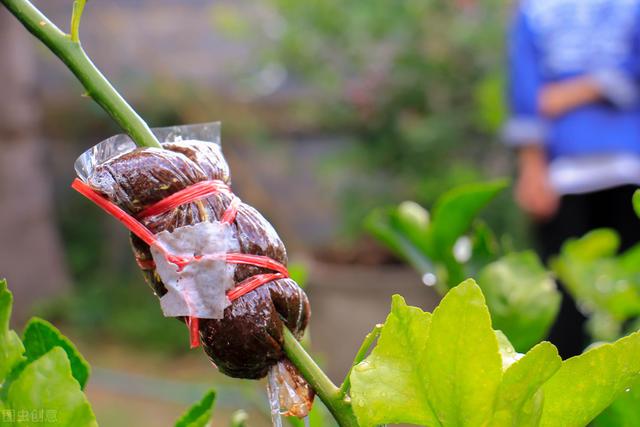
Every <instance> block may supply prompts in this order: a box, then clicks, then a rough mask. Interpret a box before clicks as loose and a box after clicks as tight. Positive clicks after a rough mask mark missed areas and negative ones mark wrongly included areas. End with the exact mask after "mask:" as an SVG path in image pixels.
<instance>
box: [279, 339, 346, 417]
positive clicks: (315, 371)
mask: <svg viewBox="0 0 640 427" xmlns="http://www.w3.org/2000/svg"><path fill="white" fill-rule="evenodd" d="M284 352H285V354H286V355H287V357H288V358H289V360H290V361H291V362H292V363H293V364H294V365H295V366H296V367H297V368H298V370H299V371H300V373H301V374H302V376H303V377H304V379H306V380H307V382H308V383H309V384H310V385H311V387H313V389H314V390H315V392H316V393H317V394H318V397H320V400H322V402H323V403H324V404H325V405H326V407H327V408H328V409H329V411H330V412H331V414H332V415H333V417H334V418H335V419H336V421H337V422H338V424H339V425H340V426H341V427H358V421H357V420H356V417H355V415H354V414H353V408H352V407H351V400H350V399H349V397H348V396H347V395H346V394H345V393H343V392H342V391H341V390H340V389H339V388H338V387H337V386H336V385H335V384H334V383H333V382H331V380H330V379H329V377H327V375H326V374H325V373H324V372H323V371H322V369H320V367H319V366H318V365H317V364H316V362H315V361H314V360H313V359H312V358H311V356H309V354H308V353H307V352H306V351H305V349H304V348H303V347H302V345H301V344H300V343H299V342H298V340H296V338H295V337H294V336H293V334H292V333H291V331H289V329H287V328H284Z"/></svg>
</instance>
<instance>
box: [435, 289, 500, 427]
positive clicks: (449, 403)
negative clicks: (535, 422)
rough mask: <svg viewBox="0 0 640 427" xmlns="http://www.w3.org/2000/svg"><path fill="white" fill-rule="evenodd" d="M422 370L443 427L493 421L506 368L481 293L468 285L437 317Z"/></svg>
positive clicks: (457, 291)
mask: <svg viewBox="0 0 640 427" xmlns="http://www.w3.org/2000/svg"><path fill="white" fill-rule="evenodd" d="M424 364H425V366H424V368H423V369H424V370H425V372H426V377H427V378H428V385H429V387H428V390H427V395H428V400H429V402H430V404H431V407H433V408H434V410H435V412H436V414H437V416H438V419H439V420H440V423H441V424H443V425H447V426H454V425H455V426H480V425H485V424H487V423H488V422H489V420H490V418H491V413H492V410H493V402H494V398H495V393H496V390H497V388H498V385H499V384H500V380H501V377H502V362H501V358H500V353H499V350H498V341H497V339H496V335H495V333H494V331H493V329H491V318H490V316H489V310H488V309H487V306H486V305H485V301H484V297H483V296H482V292H481V291H480V288H479V287H478V285H476V283H475V282H474V281H473V280H467V281H465V282H463V283H462V284H460V285H458V286H456V287H455V288H453V289H451V291H449V293H448V294H447V295H446V296H445V297H444V298H443V300H442V302H441V303H440V305H439V306H438V308H436V309H435V311H434V312H433V318H432V320H431V330H430V332H429V337H428V338H427V353H426V357H425V358H424Z"/></svg>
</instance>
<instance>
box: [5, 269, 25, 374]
mask: <svg viewBox="0 0 640 427" xmlns="http://www.w3.org/2000/svg"><path fill="white" fill-rule="evenodd" d="M12 302H13V295H11V292H9V290H8V289H7V281H6V280H0V384H2V382H3V381H4V379H5V378H6V377H7V375H8V374H9V372H11V370H12V369H13V368H14V367H15V366H16V365H18V364H19V363H21V362H22V361H23V360H25V357H24V356H23V354H24V346H23V345H22V342H21V341H20V338H19V337H18V335H17V334H16V333H15V332H14V331H11V330H9V319H10V318H11V305H12Z"/></svg>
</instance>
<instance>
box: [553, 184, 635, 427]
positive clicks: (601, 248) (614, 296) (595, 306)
mask: <svg viewBox="0 0 640 427" xmlns="http://www.w3.org/2000/svg"><path fill="white" fill-rule="evenodd" d="M633 206H634V209H635V211H636V213H637V214H638V216H640V192H636V193H635V194H634V196H633ZM619 247H620V237H619V235H618V234H617V233H616V232H615V231H614V230H610V229H598V230H593V231H591V232H589V233H587V234H586V235H584V236H582V237H581V238H578V239H571V240H568V241H567V242H566V243H565V244H564V245H563V247H562V250H561V251H560V254H559V255H558V256H557V257H556V258H555V259H553V260H552V262H551V266H552V269H553V270H554V272H555V273H556V275H557V276H558V278H559V279H560V280H562V282H563V283H564V285H565V287H566V288H567V290H568V291H569V292H570V293H571V294H572V296H573V298H574V299H575V300H576V301H577V303H578V306H579V308H580V310H581V311H582V312H583V313H584V314H585V315H586V316H588V320H587V329H588V331H589V333H590V335H591V337H592V339H593V340H594V341H595V342H596V344H594V346H597V345H599V343H600V342H603V341H604V342H610V341H613V340H615V339H617V338H619V337H621V336H624V335H627V334H630V333H633V332H635V331H638V330H640V244H636V245H635V246H633V247H631V248H630V249H628V250H626V251H625V252H623V253H619ZM639 423H640V381H635V383H634V384H633V385H632V386H631V387H629V388H627V389H626V390H625V392H624V393H622V394H621V395H620V396H619V397H618V399H616V400H615V401H614V402H613V404H612V405H611V406H610V407H609V408H607V409H606V410H605V411H604V412H603V413H602V414H601V415H600V416H598V418H596V420H595V421H594V426H597V427H609V426H622V427H631V426H636V425H638V424H639Z"/></svg>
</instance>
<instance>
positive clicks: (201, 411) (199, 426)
mask: <svg viewBox="0 0 640 427" xmlns="http://www.w3.org/2000/svg"><path fill="white" fill-rule="evenodd" d="M215 401H216V392H215V391H214V390H210V391H208V392H207V394H205V395H204V396H203V397H202V399H201V400H200V401H199V402H198V403H196V404H195V405H193V406H192V407H191V408H189V410H188V411H187V412H185V413H184V414H183V415H182V416H181V417H180V419H179V420H178V421H176V424H175V427H206V426H207V425H209V422H210V421H211V416H212V414H213V405H214V403H215Z"/></svg>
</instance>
